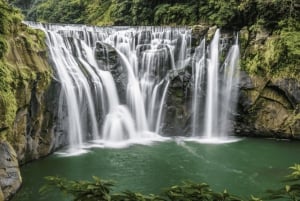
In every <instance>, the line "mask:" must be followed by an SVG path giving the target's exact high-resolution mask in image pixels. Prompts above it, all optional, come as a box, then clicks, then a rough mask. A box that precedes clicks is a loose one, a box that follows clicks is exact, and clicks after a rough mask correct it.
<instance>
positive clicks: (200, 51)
mask: <svg viewBox="0 0 300 201" xmlns="http://www.w3.org/2000/svg"><path fill="white" fill-rule="evenodd" d="M205 52H206V49H205V39H204V40H202V41H201V43H200V45H199V46H198V47H197V48H196V50H195V54H194V57H193V74H194V94H193V104H192V109H193V116H192V136H193V137H195V136H197V135H199V134H200V132H201V131H200V128H199V125H200V123H199V122H200V117H199V116H200V113H201V110H202V109H203V108H201V104H203V103H202V101H201V96H202V94H203V92H204V89H203V86H202V84H203V81H204V75H205V74H204V73H205V71H204V70H205V69H204V68H205V58H206V56H205Z"/></svg>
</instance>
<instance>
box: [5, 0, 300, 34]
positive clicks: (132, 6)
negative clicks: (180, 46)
mask: <svg viewBox="0 0 300 201" xmlns="http://www.w3.org/2000/svg"><path fill="white" fill-rule="evenodd" d="M10 1H12V3H14V4H15V5H16V6H18V7H20V8H22V9H23V10H24V12H25V14H26V16H27V19H28V20H33V21H43V22H56V23H82V24H93V25H194V24H198V23H207V24H214V25H218V26H222V27H229V28H230V29H232V28H236V29H240V28H242V27H244V26H249V25H254V24H260V25H264V26H265V27H266V28H270V29H276V28H279V27H280V26H282V25H283V24H286V20H287V19H294V20H296V21H299V15H300V11H299V7H300V4H299V3H296V0H267V1H266V0H229V1H225V0H222V1H215V0H189V1H186V0H161V1H157V0H125V1H124V0H87V1H83V0H51V1H50V0H26V1H23V0H10ZM290 23H291V22H290Z"/></svg>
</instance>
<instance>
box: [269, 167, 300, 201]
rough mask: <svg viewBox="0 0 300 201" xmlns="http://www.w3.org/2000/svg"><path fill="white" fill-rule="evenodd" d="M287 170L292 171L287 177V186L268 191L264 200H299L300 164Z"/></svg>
mask: <svg viewBox="0 0 300 201" xmlns="http://www.w3.org/2000/svg"><path fill="white" fill-rule="evenodd" d="M289 169H291V170H292V173H291V174H290V175H288V176H287V178H288V179H287V180H286V183H287V184H286V185H285V186H284V187H282V188H280V189H277V190H268V191H267V193H268V196H266V197H265V198H264V199H265V200H276V199H284V200H292V201H299V200H300V164H295V165H294V166H292V167H290V168H289Z"/></svg>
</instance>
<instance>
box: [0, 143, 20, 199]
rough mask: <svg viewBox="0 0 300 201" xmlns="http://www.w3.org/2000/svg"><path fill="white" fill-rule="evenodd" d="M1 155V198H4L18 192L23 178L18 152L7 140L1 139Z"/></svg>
mask: <svg viewBox="0 0 300 201" xmlns="http://www.w3.org/2000/svg"><path fill="white" fill-rule="evenodd" d="M0 156H1V157H0V200H4V198H9V197H10V196H12V195H13V194H14V193H16V191H17V190H18V189H19V188H20V186H21V183H22V178H21V174H20V169H19V164H18V159H17V154H16V153H15V151H14V149H13V148H12V147H11V146H10V144H8V143H7V142H4V141H0ZM1 189H2V190H1Z"/></svg>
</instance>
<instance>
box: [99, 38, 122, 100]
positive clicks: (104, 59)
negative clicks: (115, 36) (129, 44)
mask: <svg viewBox="0 0 300 201" xmlns="http://www.w3.org/2000/svg"><path fill="white" fill-rule="evenodd" d="M95 58H96V61H97V63H98V66H100V67H101V68H102V70H106V71H110V72H111V74H112V76H113V79H114V81H115V84H116V88H117V91H118V94H119V97H120V101H121V102H122V103H123V104H125V101H126V89H127V83H128V73H127V69H126V67H125V65H122V60H121V58H120V56H119V55H118V52H117V51H116V50H115V48H113V47H112V46H111V45H109V44H106V43H102V42H97V43H96V49H95Z"/></svg>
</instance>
